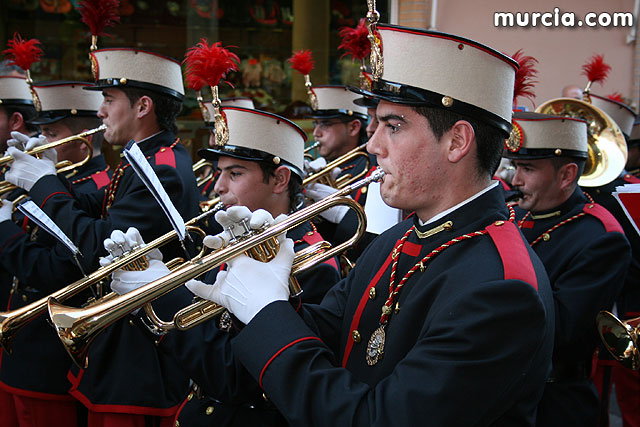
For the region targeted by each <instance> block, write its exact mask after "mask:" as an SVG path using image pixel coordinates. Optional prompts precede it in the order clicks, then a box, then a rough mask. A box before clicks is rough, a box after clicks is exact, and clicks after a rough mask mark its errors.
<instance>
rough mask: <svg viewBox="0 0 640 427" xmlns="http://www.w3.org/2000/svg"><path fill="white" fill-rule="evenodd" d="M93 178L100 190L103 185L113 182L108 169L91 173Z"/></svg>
mask: <svg viewBox="0 0 640 427" xmlns="http://www.w3.org/2000/svg"><path fill="white" fill-rule="evenodd" d="M91 179H92V180H93V182H94V183H95V184H96V187H97V189H98V190H99V189H101V188H102V187H106V186H107V185H109V183H110V182H111V178H109V174H108V173H107V171H99V172H96V173H94V174H92V175H91Z"/></svg>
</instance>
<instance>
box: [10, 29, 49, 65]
mask: <svg viewBox="0 0 640 427" xmlns="http://www.w3.org/2000/svg"><path fill="white" fill-rule="evenodd" d="M2 53H3V54H4V55H5V56H6V57H7V59H9V60H10V61H11V62H10V65H17V66H18V67H20V68H22V69H23V70H24V71H25V72H28V71H29V68H31V65H32V64H33V63H35V62H38V61H39V60H40V57H41V56H42V54H43V52H42V49H41V48H40V40H38V39H29V40H24V39H23V38H22V37H21V36H20V34H18V33H14V34H13V39H11V40H9V41H8V42H7V48H6V49H5V50H3V51H2Z"/></svg>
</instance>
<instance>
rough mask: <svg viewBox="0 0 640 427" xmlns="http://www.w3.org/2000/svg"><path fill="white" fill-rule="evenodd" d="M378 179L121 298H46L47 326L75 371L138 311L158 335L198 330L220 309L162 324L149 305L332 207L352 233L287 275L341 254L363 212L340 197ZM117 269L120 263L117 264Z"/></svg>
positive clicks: (195, 308) (193, 309)
mask: <svg viewBox="0 0 640 427" xmlns="http://www.w3.org/2000/svg"><path fill="white" fill-rule="evenodd" d="M383 176H384V172H383V171H382V170H381V169H378V170H377V171H375V172H374V173H372V174H371V175H370V176H369V177H367V178H365V179H363V180H361V181H358V182H356V183H353V184H351V185H349V186H346V187H344V188H343V189H342V190H340V191H338V192H336V193H334V194H332V195H331V196H329V197H326V198H325V199H322V200H320V201H318V202H316V203H314V204H313V205H311V206H308V207H306V208H304V209H301V210H299V211H297V212H295V213H293V214H291V215H290V216H289V217H288V218H286V219H285V220H284V221H282V222H280V223H278V224H274V225H271V226H269V227H266V228H265V229H264V230H261V231H259V232H258V233H257V234H255V235H252V236H250V237H248V238H246V239H243V240H239V241H237V242H233V243H231V244H230V245H229V246H227V247H225V248H222V249H219V250H217V251H213V252H211V253H209V254H208V255H206V256H203V257H202V258H200V259H193V260H191V261H188V262H185V263H184V264H183V265H182V266H180V267H178V268H176V269H174V270H173V271H171V273H169V274H168V275H167V276H165V277H162V278H160V279H158V280H156V281H153V282H150V283H148V284H146V285H144V286H142V287H140V288H138V289H136V290H134V291H131V292H129V293H126V294H124V295H121V296H117V297H114V298H111V299H109V300H108V301H106V302H105V303H103V304H96V305H93V306H91V307H87V308H71V307H65V306H63V305H61V304H59V303H58V302H57V301H56V299H55V296H54V297H53V298H50V300H49V303H48V306H49V316H50V318H51V321H52V322H53V325H54V327H55V328H56V331H57V332H58V336H59V337H60V339H61V341H62V343H63V345H64V347H65V348H66V350H67V352H68V353H69V355H70V356H71V358H72V359H73V361H74V362H75V363H76V364H78V365H79V366H86V363H87V354H88V351H89V346H90V345H91V343H92V341H93V340H94V339H95V337H96V336H97V335H98V334H100V333H101V332H102V331H103V330H104V329H105V328H106V327H107V326H109V325H111V324H112V323H114V322H115V321H117V320H118V319H121V318H123V317H124V316H126V315H127V314H129V313H131V312H132V311H134V310H136V309H139V308H141V307H143V306H144V307H145V310H146V312H147V318H148V320H149V322H151V323H152V327H153V328H155V329H156V330H158V331H159V332H166V331H168V330H171V329H187V328H189V327H192V326H194V325H196V324H199V323H201V322H203V321H205V320H207V319H210V318H211V317H213V316H216V315H217V314H219V313H221V312H222V311H223V310H224V307H221V306H218V305H217V304H214V303H212V302H210V301H207V300H200V301H199V302H196V303H195V304H193V305H191V306H189V307H187V308H185V309H183V310H181V311H179V312H178V313H176V315H175V316H174V319H173V320H172V321H171V322H163V321H161V320H160V319H158V317H157V316H156V315H155V314H154V313H153V310H152V308H151V306H150V304H149V303H151V302H152V301H154V300H155V299H157V298H158V297H160V296H162V295H165V294H166V293H168V292H170V291H172V290H174V289H176V288H177V287H178V286H181V285H182V284H184V283H185V282H186V281H188V280H190V279H193V278H196V277H199V276H200V275H201V274H203V273H205V272H207V271H209V270H211V269H213V268H215V267H217V266H219V265H221V264H222V263H224V262H227V261H229V260H230V259H232V258H234V257H236V256H238V255H240V254H242V253H246V252H247V251H253V250H258V251H261V250H262V245H264V244H270V242H273V240H274V239H276V238H277V236H279V235H280V234H282V233H285V232H286V231H287V230H289V229H292V228H294V227H297V226H298V225H300V224H302V223H304V222H305V221H308V220H310V219H311V218H313V217H315V216H316V215H318V214H320V212H323V211H324V210H326V209H329V208H331V207H334V206H337V205H346V206H348V207H349V208H351V209H353V210H354V211H355V212H356V214H357V215H358V219H359V222H360V224H359V227H358V230H357V233H356V234H354V235H353V236H352V237H351V238H350V239H349V240H347V241H346V242H343V243H341V244H340V245H338V246H336V247H334V248H332V249H330V250H326V251H318V250H317V249H316V248H313V249H312V250H311V254H310V255H309V254H307V255H306V256H305V257H303V259H302V260H300V261H299V262H295V263H294V265H293V266H292V270H291V272H292V275H296V274H298V273H300V272H302V271H304V270H306V269H308V268H311V267H313V266H315V265H316V264H318V263H321V262H323V261H325V260H327V259H329V258H331V257H333V256H335V255H336V254H339V253H341V252H342V251H344V250H345V249H347V248H348V247H350V246H352V245H353V244H355V243H356V242H357V240H358V239H359V238H360V237H361V236H362V235H363V234H364V232H365V230H366V216H365V214H364V210H363V208H362V207H361V206H360V205H359V204H358V203H356V202H355V201H354V200H353V199H351V198H349V197H345V196H347V195H348V194H350V193H351V192H353V191H355V190H357V189H358V188H360V187H362V186H364V185H367V184H369V183H370V182H373V181H378V180H380V179H382V177H383ZM119 264H123V263H122V262H120V263H119Z"/></svg>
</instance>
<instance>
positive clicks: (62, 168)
mask: <svg viewBox="0 0 640 427" xmlns="http://www.w3.org/2000/svg"><path fill="white" fill-rule="evenodd" d="M106 129H107V125H100V126H98V127H97V128H94V129H90V130H88V131H85V132H80V133H79V134H77V135H71V136H68V137H66V138H62V139H59V140H57V141H53V142H49V143H47V144H43V145H39V146H37V147H34V148H32V149H31V150H29V151H26V152H25V153H27V154H29V155H32V156H35V155H38V154H40V153H43V152H45V151H46V150H48V149H50V148H55V147H58V146H60V145H63V144H67V143H69V142H73V141H78V140H80V141H82V142H83V143H84V144H85V145H86V146H87V148H88V150H89V151H88V152H87V155H86V156H85V158H84V159H82V160H81V161H80V162H77V163H71V162H70V161H68V160H63V161H61V162H58V163H57V164H56V170H57V173H64V172H68V171H70V170H73V169H75V168H79V167H80V166H83V165H84V164H86V163H87V162H88V161H89V160H91V158H92V157H93V147H92V146H91V143H90V142H89V140H87V136H89V135H93V134H94V133H98V132H103V131H105V130H106ZM11 162H13V157H11V156H9V155H7V156H2V157H0V166H4V165H6V164H9V163H11ZM17 188H18V187H16V186H15V185H13V184H11V183H10V182H8V181H1V182H0V194H4V193H8V192H10V191H13V190H15V189H17Z"/></svg>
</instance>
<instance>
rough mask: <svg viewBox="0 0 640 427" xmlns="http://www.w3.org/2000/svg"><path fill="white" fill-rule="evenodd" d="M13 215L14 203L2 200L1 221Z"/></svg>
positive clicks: (0, 204) (0, 208)
mask: <svg viewBox="0 0 640 427" xmlns="http://www.w3.org/2000/svg"><path fill="white" fill-rule="evenodd" d="M12 215H13V203H11V202H10V201H9V200H4V199H2V200H0V222H3V221H7V220H10V219H11V218H12Z"/></svg>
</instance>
